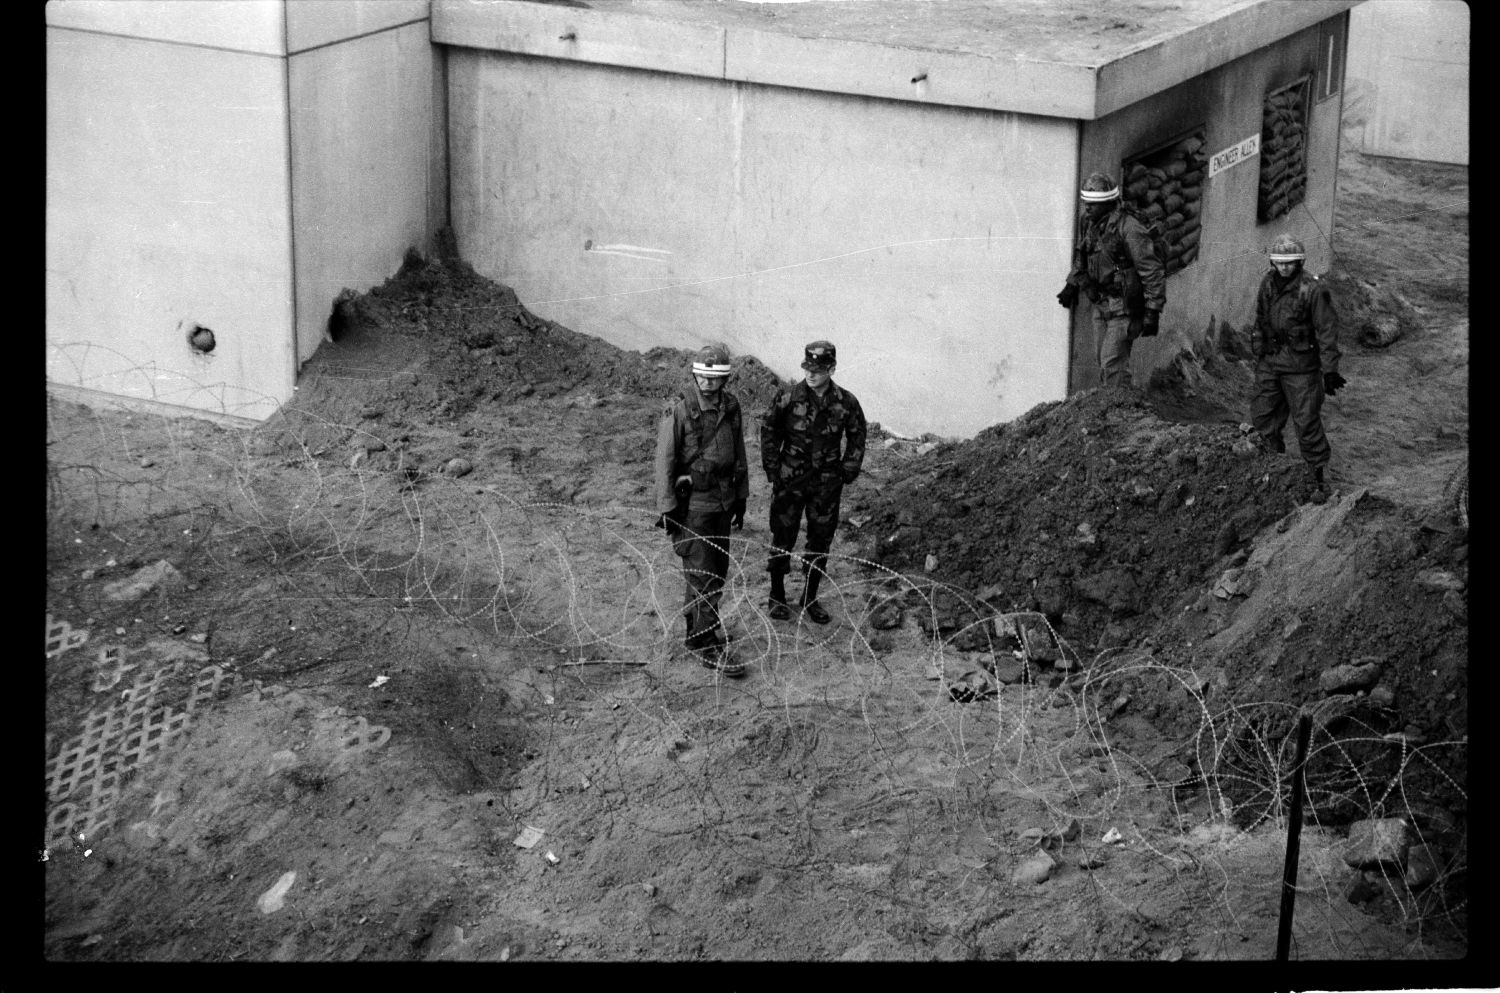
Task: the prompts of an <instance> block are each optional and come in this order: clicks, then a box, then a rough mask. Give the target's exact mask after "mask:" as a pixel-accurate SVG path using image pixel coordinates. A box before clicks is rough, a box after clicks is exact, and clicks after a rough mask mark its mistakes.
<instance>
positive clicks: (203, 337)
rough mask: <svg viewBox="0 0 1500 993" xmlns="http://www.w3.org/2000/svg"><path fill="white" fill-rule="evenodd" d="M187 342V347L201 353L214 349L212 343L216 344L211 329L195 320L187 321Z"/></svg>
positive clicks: (204, 353) (205, 353)
mask: <svg viewBox="0 0 1500 993" xmlns="http://www.w3.org/2000/svg"><path fill="white" fill-rule="evenodd" d="M187 342H188V347H189V348H191V349H192V350H193V351H195V352H198V353H199V354H201V355H207V354H208V353H209V352H211V351H213V350H214V345H216V344H218V342H217V341H215V340H214V333H213V329H211V328H206V327H204V326H203V325H201V324H199V323H197V322H195V321H188V322H187Z"/></svg>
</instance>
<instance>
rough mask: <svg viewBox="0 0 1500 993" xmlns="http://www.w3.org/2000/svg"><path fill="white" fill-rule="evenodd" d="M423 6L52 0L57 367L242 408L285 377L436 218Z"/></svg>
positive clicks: (437, 130)
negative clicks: (195, 332)
mask: <svg viewBox="0 0 1500 993" xmlns="http://www.w3.org/2000/svg"><path fill="white" fill-rule="evenodd" d="M427 9H428V8H427V3H426V0H332V2H324V0H288V2H287V3H283V2H282V0H264V2H263V0H234V2H214V0H204V2H192V3H190V2H178V0H174V2H166V3H154V2H136V0H118V2H116V0H111V2H107V3H98V2H92V0H65V2H63V3H55V4H52V5H49V6H48V8H47V15H48V22H49V27H48V29H47V112H48V113H47V156H48V171H47V330H46V337H47V378H48V381H49V382H50V383H54V384H59V385H63V386H67V387H73V388H77V389H81V390H92V391H98V392H103V393H111V394H116V395H119V396H121V397H125V398H132V399H135V400H141V401H150V402H156V403H161V404H165V405H167V406H169V407H181V408H190V409H194V410H198V411H206V412H210V413H214V414H218V415H225V416H231V417H238V418H249V419H252V420H254V419H264V418H265V417H268V416H270V415H271V414H272V413H274V412H275V410H276V409H277V407H278V406H279V405H280V404H281V403H283V402H285V401H286V400H287V399H289V398H290V397H291V395H292V392H293V389H294V383H295V381H296V372H297V368H298V366H299V364H300V362H301V361H305V360H306V359H307V358H309V357H311V355H312V354H313V352H314V351H315V350H316V348H317V346H318V344H319V343H320V341H321V339H322V335H323V332H324V329H325V327H326V322H327V319H328V315H329V311H330V309H331V306H332V302H333V299H334V297H335V296H336V295H337V293H338V291H339V290H340V289H343V288H344V287H346V286H347V287H349V288H351V289H354V290H357V291H363V290H367V289H369V288H370V287H371V286H373V285H377V284H379V283H381V282H383V281H384V280H385V279H386V278H388V277H389V276H390V275H392V274H393V273H394V272H395V271H396V270H397V269H398V268H399V266H400V263H401V258H402V255H403V253H404V252H405V250H406V249H407V248H408V247H411V246H416V247H418V248H419V249H422V250H424V251H430V249H431V242H432V235H433V233H434V232H435V231H436V230H437V228H439V227H441V226H442V225H443V224H445V223H446V218H447V195H446V191H447V178H446V168H447V159H446V134H445V132H444V129H443V122H442V121H441V119H440V117H439V115H440V114H441V108H442V106H443V102H444V101H443V98H444V92H443V85H442V79H441V76H440V74H439V73H437V72H436V71H435V66H440V65H441V64H442V52H441V50H439V49H437V48H436V47H435V46H433V45H432V43H431V39H430V32H429V28H428V23H427V21H426V13H427ZM289 39H290V41H291V42H292V43H293V47H292V51H293V52H294V54H292V55H290V56H287V55H286V52H287V50H288V45H287V41H288V40H289ZM191 325H203V326H206V327H208V328H210V329H212V330H213V332H214V335H215V341H216V344H215V348H214V350H213V351H212V352H210V353H207V354H203V353H201V352H197V351H194V350H193V349H191V348H190V347H189V345H188V343H187V342H188V328H189V327H190V326H191Z"/></svg>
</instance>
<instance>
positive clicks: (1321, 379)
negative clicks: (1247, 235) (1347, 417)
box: [1250, 234, 1344, 503]
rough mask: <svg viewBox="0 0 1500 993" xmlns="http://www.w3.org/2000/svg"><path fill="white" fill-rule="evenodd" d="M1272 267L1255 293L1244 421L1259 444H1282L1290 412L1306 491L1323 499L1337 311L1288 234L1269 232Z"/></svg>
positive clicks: (1335, 378) (1338, 380) (1335, 377)
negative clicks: (1251, 376)
mask: <svg viewBox="0 0 1500 993" xmlns="http://www.w3.org/2000/svg"><path fill="white" fill-rule="evenodd" d="M1270 260H1271V269H1270V271H1269V272H1267V273H1266V275H1265V277H1264V278H1263V279H1261V281H1260V290H1259V292H1258V293H1257V294H1256V296H1255V323H1254V324H1253V325H1252V326H1251V329H1250V349H1251V352H1252V353H1253V354H1254V355H1255V394H1254V396H1252V397H1251V399H1250V420H1251V423H1252V424H1254V426H1255V430H1256V433H1257V435H1258V436H1259V438H1260V442H1261V445H1262V447H1263V448H1265V449H1268V450H1270V451H1273V452H1284V451H1286V442H1285V441H1284V440H1283V438H1282V432H1283V430H1284V429H1285V428H1286V422H1287V419H1288V418H1290V419H1291V422H1292V426H1293V427H1294V428H1295V429H1296V431H1297V444H1298V447H1299V449H1300V450H1301V453H1302V461H1303V463H1304V464H1305V465H1306V467H1307V481H1308V486H1309V489H1310V494H1309V498H1310V499H1311V500H1312V501H1313V502H1314V503H1322V502H1323V501H1324V500H1326V499H1328V485H1327V482H1326V481H1325V480H1324V478H1323V473H1324V469H1325V467H1326V466H1327V465H1328V459H1329V453H1330V449H1329V445H1328V436H1327V435H1326V434H1325V433H1324V432H1323V397H1324V396H1325V395H1326V396H1332V395H1333V394H1335V393H1337V392H1338V391H1339V389H1340V388H1341V387H1343V385H1344V377H1343V376H1341V375H1340V374H1339V335H1338V315H1337V313H1336V312H1335V311H1334V306H1333V295H1332V294H1331V293H1330V292H1329V290H1328V286H1327V285H1326V284H1324V283H1323V282H1322V281H1321V280H1319V279H1318V277H1317V276H1314V275H1313V274H1312V273H1310V272H1307V271H1306V270H1304V269H1303V264H1304V263H1305V262H1306V260H1307V253H1306V252H1305V251H1304V250H1303V248H1302V243H1301V242H1300V241H1298V240H1297V239H1296V238H1293V237H1292V236H1291V235H1288V234H1284V235H1282V236H1281V237H1279V238H1277V239H1276V242H1275V244H1273V245H1272V246H1271V251H1270Z"/></svg>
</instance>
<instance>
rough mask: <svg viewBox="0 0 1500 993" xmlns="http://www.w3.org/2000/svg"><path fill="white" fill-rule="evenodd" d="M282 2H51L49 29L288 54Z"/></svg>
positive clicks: (86, 0) (48, 12)
mask: <svg viewBox="0 0 1500 993" xmlns="http://www.w3.org/2000/svg"><path fill="white" fill-rule="evenodd" d="M285 17H286V10H285V7H284V5H283V3H282V0H49V2H48V4H47V24H48V26H50V27H58V28H74V29H77V30H82V31H96V32H99V33H101V34H113V35H123V36H126V37H130V38H145V39H149V40H152V41H170V42H176V43H178V44H182V45H198V46H202V47H205V48H222V49H226V50H228V51H232V52H253V53H256V54H259V55H285V54H286V22H285Z"/></svg>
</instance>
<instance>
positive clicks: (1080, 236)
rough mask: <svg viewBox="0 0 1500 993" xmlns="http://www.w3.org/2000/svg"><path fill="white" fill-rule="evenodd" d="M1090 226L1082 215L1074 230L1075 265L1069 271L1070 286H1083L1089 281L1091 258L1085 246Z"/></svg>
mask: <svg viewBox="0 0 1500 993" xmlns="http://www.w3.org/2000/svg"><path fill="white" fill-rule="evenodd" d="M1087 233H1088V225H1087V222H1086V221H1085V219H1084V218H1083V217H1082V216H1081V215H1080V216H1079V218H1078V222H1077V223H1076V224H1075V225H1074V228H1073V265H1072V268H1070V269H1069V270H1068V285H1070V286H1083V285H1084V283H1086V282H1087V281H1088V272H1089V256H1088V249H1087V247H1086V246H1085V241H1086V235H1087Z"/></svg>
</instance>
